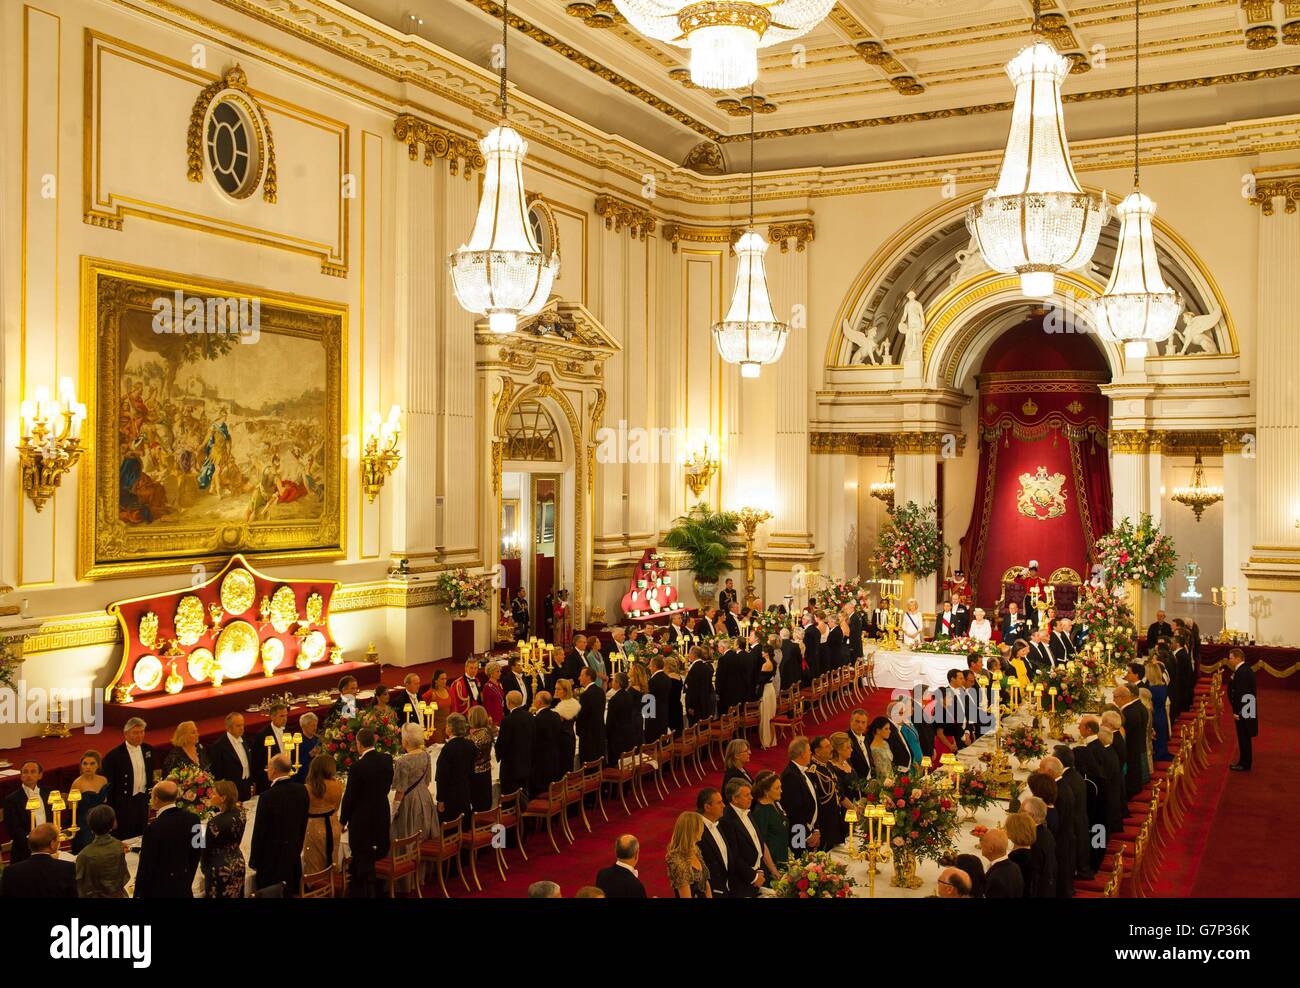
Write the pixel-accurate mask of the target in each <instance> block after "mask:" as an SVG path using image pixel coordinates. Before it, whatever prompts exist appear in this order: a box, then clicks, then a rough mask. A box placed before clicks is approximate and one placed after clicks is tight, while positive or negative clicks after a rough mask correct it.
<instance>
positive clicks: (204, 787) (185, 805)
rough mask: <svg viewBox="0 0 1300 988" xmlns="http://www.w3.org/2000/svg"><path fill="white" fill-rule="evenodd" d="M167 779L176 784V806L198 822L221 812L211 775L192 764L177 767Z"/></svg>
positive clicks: (215, 786) (215, 784) (215, 785)
mask: <svg viewBox="0 0 1300 988" xmlns="http://www.w3.org/2000/svg"><path fill="white" fill-rule="evenodd" d="M167 778H168V779H169V780H171V781H172V782H175V783H176V788H177V789H178V790H179V791H178V792H177V794H176V805H177V806H179V807H180V808H181V809H183V810H189V811H190V812H191V813H193V814H195V815H196V816H198V818H199V819H200V820H207V819H209V818H210V817H213V816H216V815H217V813H218V812H220V810H221V804H220V802H219V801H218V799H217V780H216V778H214V777H213V775H212V773H211V772H209V771H207V770H206V769H202V768H199V766H197V765H194V764H192V763H188V762H187V763H184V764H181V765H177V766H176V767H175V768H174V769H172V770H171V772H169V773H168V775H167Z"/></svg>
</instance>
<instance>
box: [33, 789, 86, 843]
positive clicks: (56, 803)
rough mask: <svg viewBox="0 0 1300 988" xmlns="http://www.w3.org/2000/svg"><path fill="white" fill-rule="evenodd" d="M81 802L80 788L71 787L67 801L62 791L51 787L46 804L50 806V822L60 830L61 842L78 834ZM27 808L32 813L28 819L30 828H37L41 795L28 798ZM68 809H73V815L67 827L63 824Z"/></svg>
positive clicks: (69, 839)
mask: <svg viewBox="0 0 1300 988" xmlns="http://www.w3.org/2000/svg"><path fill="white" fill-rule="evenodd" d="M80 803H81V790H80V789H69V790H68V799H67V802H64V799H63V795H62V793H60V792H59V791H58V790H57V789H51V790H50V793H49V795H48V796H47V797H46V804H45V805H46V806H47V807H48V808H49V815H50V820H49V822H50V823H52V824H54V829H55V830H57V831H58V832H59V840H60V841H61V842H62V841H71V840H72V839H73V838H74V837H76V836H77V831H78V830H80V829H81V828H80V827H78V826H77V806H78V805H80ZM25 808H26V810H27V812H28V813H29V814H30V815H31V819H30V820H29V821H28V823H29V827H28V829H29V830H35V829H36V812H37V811H38V810H39V809H40V808H41V800H40V797H39V796H33V797H32V798H31V799H29V800H27V803H26V806H25ZM66 811H71V814H72V817H71V820H70V822H69V824H68V826H67V827H66V828H65V827H64V826H63V814H64V812H66Z"/></svg>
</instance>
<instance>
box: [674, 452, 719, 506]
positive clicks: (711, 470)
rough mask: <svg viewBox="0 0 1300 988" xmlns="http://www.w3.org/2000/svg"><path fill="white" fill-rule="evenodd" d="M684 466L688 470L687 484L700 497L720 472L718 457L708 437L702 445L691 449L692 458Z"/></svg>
mask: <svg viewBox="0 0 1300 988" xmlns="http://www.w3.org/2000/svg"><path fill="white" fill-rule="evenodd" d="M682 466H683V468H684V469H685V471H686V486H687V487H689V488H690V489H691V493H692V494H694V495H695V496H696V497H699V496H700V495H701V494H703V493H704V492H705V491H706V490H708V487H709V481H711V480H712V479H713V475H714V474H716V473H717V472H718V457H717V454H715V453H713V452H712V451H711V450H710V449H709V441H708V440H707V439H706V440H705V441H704V444H703V445H702V446H701V447H699V448H698V449H694V450H692V451H691V455H690V458H689V459H687V461H686V462H685V463H683V464H682Z"/></svg>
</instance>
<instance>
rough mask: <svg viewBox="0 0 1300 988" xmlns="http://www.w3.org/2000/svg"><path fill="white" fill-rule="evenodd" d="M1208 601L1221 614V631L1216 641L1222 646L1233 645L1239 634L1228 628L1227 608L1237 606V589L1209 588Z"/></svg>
mask: <svg viewBox="0 0 1300 988" xmlns="http://www.w3.org/2000/svg"><path fill="white" fill-rule="evenodd" d="M1210 599H1211V600H1212V601H1213V602H1214V606H1215V607H1217V608H1219V610H1220V611H1222V613H1223V630H1222V631H1220V632H1219V634H1218V637H1217V639H1216V641H1218V642H1220V643H1222V644H1224V645H1235V644H1236V643H1237V641H1238V639H1239V638H1240V637H1241V633H1240V632H1238V631H1235V630H1234V629H1233V628H1231V627H1229V626H1228V608H1229V607H1236V606H1237V588H1236V587H1210Z"/></svg>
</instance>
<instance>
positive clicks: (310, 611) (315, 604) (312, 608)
mask: <svg viewBox="0 0 1300 988" xmlns="http://www.w3.org/2000/svg"><path fill="white" fill-rule="evenodd" d="M324 612H325V598H324V597H322V596H321V595H320V594H318V593H312V594H310V595H308V597H307V623H308V624H320V617H321V614H323V613H324Z"/></svg>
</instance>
